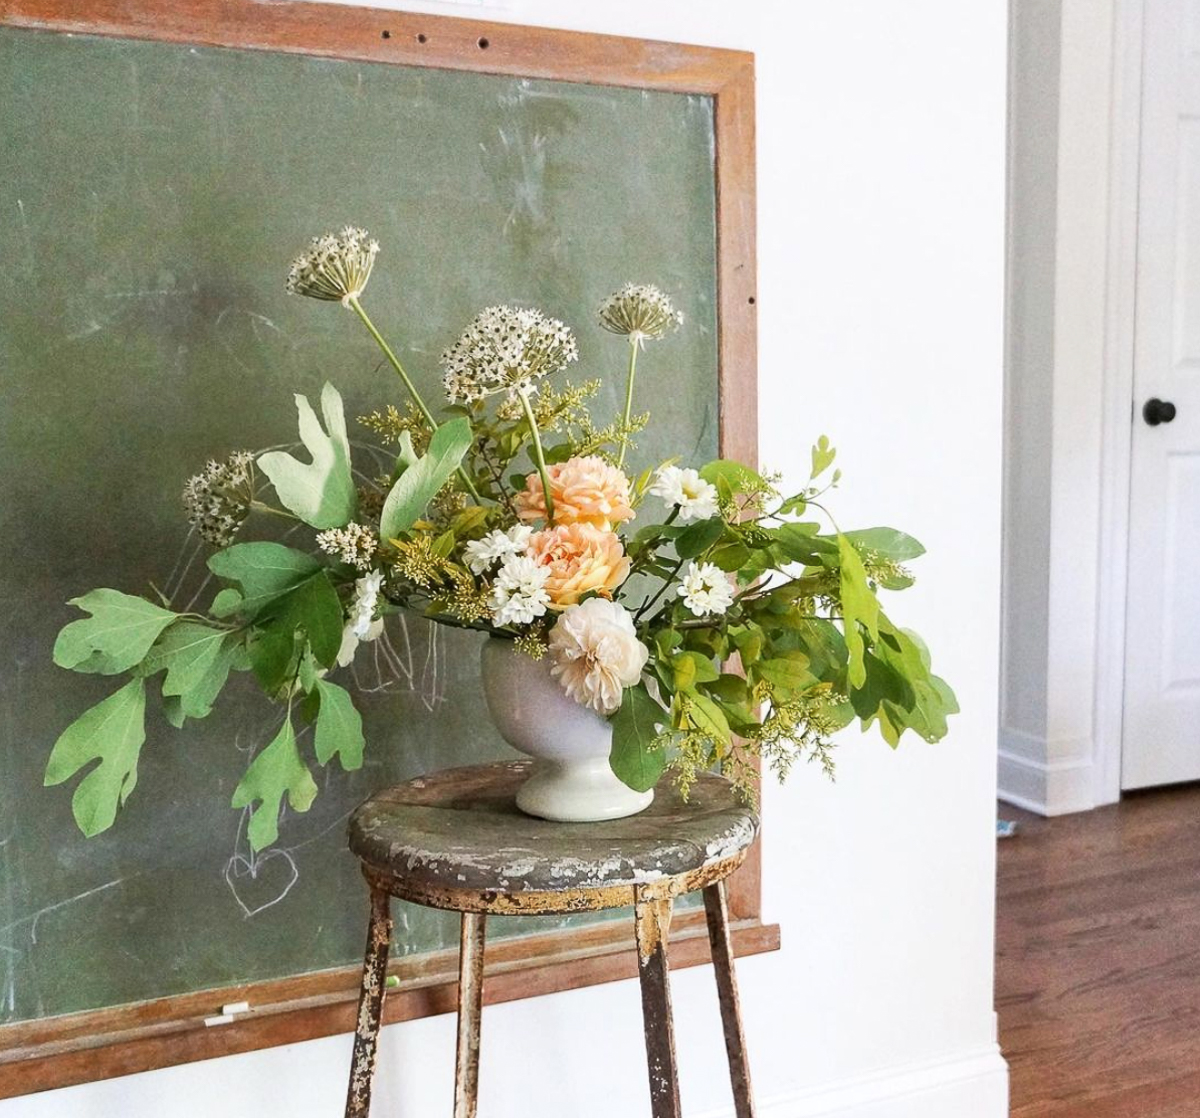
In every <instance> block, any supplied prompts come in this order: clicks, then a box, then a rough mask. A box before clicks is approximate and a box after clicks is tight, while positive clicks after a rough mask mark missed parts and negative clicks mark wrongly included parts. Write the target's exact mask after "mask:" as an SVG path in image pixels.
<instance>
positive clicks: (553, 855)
mask: <svg viewBox="0 0 1200 1118" xmlns="http://www.w3.org/2000/svg"><path fill="white" fill-rule="evenodd" d="M532 764H533V762H532V761H510V762H500V763H496V764H488V765H471V766H468V767H465V768H458V769H447V770H445V771H443V772H439V773H433V774H431V775H428V776H423V777H419V778H417V779H415V780H410V781H408V782H407V783H405V784H399V785H396V786H395V787H393V788H389V789H387V790H386V791H383V792H380V793H378V794H377V795H374V796H372V797H371V798H370V799H369V800H367V801H366V802H365V803H363V804H362V805H361V806H360V807H359V808H358V809H357V810H356V811H355V812H354V814H353V815H352V816H351V817H350V849H351V850H352V851H353V852H354V853H355V854H356V855H358V857H359V858H360V859H361V860H362V863H363V872H364V873H365V874H366V875H367V877H368V879H369V880H370V881H371V882H372V884H374V885H376V886H377V887H378V888H381V889H384V890H386V891H387V892H388V893H390V894H391V895H392V896H396V897H400V898H402V899H405V900H411V901H415V902H417V903H419V904H424V905H428V906H432V907H435V908H446V909H453V910H455V911H458V912H488V913H506V914H516V913H522V912H527V913H531V914H532V913H552V912H576V911H580V910H585V909H599V908H612V907H617V906H620V905H627V904H633V903H634V891H635V889H637V888H639V887H645V886H654V887H655V888H654V892H655V893H660V892H661V895H663V896H675V895H677V894H679V893H683V892H688V891H690V890H692V889H698V888H702V887H703V886H705V885H708V884H710V883H711V882H713V881H717V880H720V879H722V878H724V877H725V876H727V875H728V874H729V873H731V872H732V870H733V869H735V868H736V867H737V865H738V864H739V863H740V862H741V861H742V860H743V859H744V858H745V856H746V852H747V850H748V848H749V847H750V845H751V843H753V841H754V838H755V836H756V835H757V833H758V816H757V815H756V814H755V813H754V811H753V810H751V809H750V808H749V807H747V806H746V805H745V804H744V803H742V802H741V801H740V800H739V799H738V797H737V795H736V793H735V792H734V789H733V786H732V784H730V782H729V781H728V780H726V779H724V778H723V777H719V776H715V775H712V774H707V773H706V774H703V775H701V776H700V777H698V778H697V780H696V782H695V783H694V784H693V785H692V787H691V790H690V793H689V796H688V800H687V802H686V803H685V802H684V801H683V800H682V798H681V797H680V795H679V793H678V792H677V791H676V790H675V788H674V787H673V786H672V785H671V784H670V783H669V782H668V781H663V782H662V784H661V785H660V786H659V788H658V790H657V792H656V794H655V799H654V803H653V804H651V805H650V807H649V808H647V809H646V810H645V811H643V812H642V813H641V814H639V815H633V816H630V817H628V818H625V819H613V820H608V821H605V822H602V823H551V822H547V821H546V820H543V819H536V818H534V817H533V816H529V815H525V814H524V813H523V812H521V811H520V810H519V809H518V808H517V806H516V793H517V789H518V788H519V787H520V786H521V784H522V783H523V782H524V781H525V780H526V779H527V778H528V776H529V775H530V771H531V767H532Z"/></svg>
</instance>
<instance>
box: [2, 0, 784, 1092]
mask: <svg viewBox="0 0 1200 1118" xmlns="http://www.w3.org/2000/svg"><path fill="white" fill-rule="evenodd" d="M0 24H2V25H7V26H11V27H24V28H33V29H40V30H49V31H59V32H77V33H80V34H88V35H102V36H115V37H120V38H128V39H151V40H159V41H165V42H182V43H188V44H193V45H204V46H215V47H237V48H241V49H249V50H263V51H276V52H286V53H298V54H308V55H318V56H323V57H330V58H339V59H348V60H361V61H368V62H382V63H393V64H400V65H405V66H421V67H433V68H438V69H447V70H467V71H476V72H481V73H491V74H506V75H513V76H519V77H531V78H544V79H548V80H553V81H567V82H584V83H588V84H592V85H611V86H623V87H631V88H640V89H650V90H661V91H668V92H676V93H692V94H702V95H707V96H710V97H712V98H713V102H714V122H715V123H714V127H715V132H716V152H715V171H716V182H715V187H716V199H717V287H718V291H717V295H718V298H717V320H718V337H719V343H718V344H719V415H720V421H719V438H720V449H721V453H722V455H724V456H726V457H731V458H736V459H739V460H740V461H743V462H746V463H749V464H754V463H755V462H756V459H757V368H756V359H757V358H756V307H755V300H756V291H755V285H756V282H757V272H756V266H755V159H754V56H753V55H752V54H748V53H745V52H741V51H732V50H720V49H715V48H709V47H697V46H685V45H679V44H674V43H663V42H651V41H646V40H640V39H629V38H618V37H615V36H609V35H594V34H585V33H580V32H570V31H556V30H550V29H546V28H535V27H523V26H517V25H510V24H499V23H484V22H479V21H475V20H466V19H451V18H446V17H442V16H428V15H419V14H413V13H404V12H392V11H384V10H378V9H370V8H350V7H342V6H338V5H331V4H314V3H292V2H263V0H6V4H5V8H4V10H3V11H2V12H0ZM760 866H761V853H760V849H759V846H758V845H756V846H755V848H754V849H753V851H752V852H751V854H750V857H749V858H748V859H747V862H746V864H745V866H744V867H743V868H742V869H741V870H740V871H738V873H737V874H736V875H735V876H734V878H733V879H731V882H730V892H729V903H730V915H731V918H732V921H733V923H732V929H733V939H734V946H735V951H736V953H737V954H739V955H747V954H755V953H758V952H763V951H772V950H775V949H777V948H778V947H779V928H778V926H777V925H764V924H763V923H762V922H761V919H760V916H761V870H760ZM632 932H633V929H632V923H631V922H630V925H629V927H625V926H624V922H621V924H620V926H618V925H616V924H605V925H600V926H592V927H588V928H583V929H578V930H573V931H567V932H555V933H552V934H547V935H538V936H531V937H526V938H520V939H516V940H508V941H500V942H498V943H496V944H494V945H490V946H489V948H488V958H487V985H486V990H485V993H486V1000H487V1001H488V1002H489V1003H492V1002H502V1001H508V1000H511V999H515V998H521V997H531V996H534V995H537V994H546V993H551V992H554V991H557V990H567V989H573V988H576V987H579V986H586V985H592V984H595V983H600V982H609V981H612V980H614V979H619V978H629V977H633V976H634V975H635V974H636V973H637V962H636V953H635V951H634V947H633V938H632ZM670 959H671V965H672V966H675V967H685V966H691V965H694V964H697V963H704V962H707V961H708V959H709V950H708V942H707V935H706V931H705V927H704V916H703V914H702V913H689V914H687V915H685V916H682V917H681V918H680V919H679V920H678V921H677V923H676V925H675V927H674V929H673V931H672V943H671V952H670ZM391 973H393V974H395V975H396V977H397V978H398V979H399V980H400V985H399V987H398V988H397V989H395V990H393V991H392V992H391V994H390V995H389V997H388V1001H387V1011H386V1016H385V1021H386V1022H394V1021H404V1020H410V1019H413V1018H417V1017H424V1016H430V1015H432V1014H436V1013H445V1012H449V1011H452V1010H453V1009H454V1007H455V1002H454V998H455V983H456V980H457V952H456V951H438V952H431V953H427V954H424V955H421V956H416V957H412V958H407V959H397V960H395V961H394V962H393V964H392V968H391ZM357 984H358V969H357V967H346V968H339V969H336V970H326V971H320V972H316V973H313V974H307V975H299V976H295V977H291V978H286V979H279V980H275V981H269V982H257V983H253V984H248V985H242V986H236V987H229V988H227V989H218V990H205V991H201V992H198V993H194V994H186V995H179V996H175V997H169V998H161V999H156V1000H154V1001H149V1002H142V1003H137V1004H133V1005H127V1006H118V1007H114V1008H111V1009H104V1010H96V1011H91V1012H85V1013H73V1014H67V1015H63V1016H58V1017H51V1018H46V1019H43V1020H39V1021H31V1022H22V1023H20V1024H16V1025H10V1026H4V1027H0V1098H8V1097H12V1096H16V1095H22V1094H27V1093H29V1092H33V1091H41V1090H47V1089H50V1088H53V1087H63V1086H68V1085H70V1084H75V1083H82V1082H87V1081H91V1080H97V1079H106V1078H110V1077H112V1076H118V1075H127V1074H131V1073H133V1072H139V1071H147V1070H150V1069H153V1068H160V1067H168V1066H171V1065H174V1064H181V1063H187V1062H189V1061H192V1060H203V1059H210V1058H212V1057H216V1056H224V1055H229V1054H232V1053H236V1052H246V1051H251V1050H254V1049H259V1048H267V1047H271V1046H273V1045H277V1044H289V1043H293V1042H296V1041H301V1040H308V1039H311V1038H314V1037H320V1036H328V1035H331V1034H334V1033H341V1032H352V1031H353V1029H354V1003H355V998H356V996H357ZM238 1001H248V1002H249V1003H250V1005H251V1007H252V1008H251V1010H250V1012H248V1013H246V1014H244V1015H238V1017H237V1018H236V1020H235V1021H233V1022H232V1023H230V1024H227V1025H222V1026H221V1027H219V1028H205V1026H204V1018H205V1017H207V1016H209V1015H211V1014H213V1013H215V1012H217V1011H218V1009H219V1007H220V1006H222V1005H224V1004H228V1003H230V1002H238Z"/></svg>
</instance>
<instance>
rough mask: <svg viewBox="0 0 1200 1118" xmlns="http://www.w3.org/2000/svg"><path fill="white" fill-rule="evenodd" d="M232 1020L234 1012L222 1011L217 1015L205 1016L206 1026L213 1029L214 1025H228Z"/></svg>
mask: <svg viewBox="0 0 1200 1118" xmlns="http://www.w3.org/2000/svg"><path fill="white" fill-rule="evenodd" d="M232 1021H233V1016H232V1014H229V1013H221V1014H218V1015H217V1016H216V1017H205V1018H204V1026H205V1028H208V1029H211V1028H212V1027H213V1026H214V1025H228V1024H230V1023H231V1022H232Z"/></svg>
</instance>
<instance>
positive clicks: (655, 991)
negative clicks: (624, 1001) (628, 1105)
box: [634, 886, 683, 1118]
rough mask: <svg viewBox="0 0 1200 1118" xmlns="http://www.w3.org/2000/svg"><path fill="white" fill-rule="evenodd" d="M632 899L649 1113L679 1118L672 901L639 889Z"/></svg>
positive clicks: (661, 1116)
mask: <svg viewBox="0 0 1200 1118" xmlns="http://www.w3.org/2000/svg"><path fill="white" fill-rule="evenodd" d="M634 896H635V898H636V902H637V903H636V908H635V927H636V931H637V947H638V974H639V976H640V977H641V982H642V1018H643V1020H644V1022H645V1027H646V1063H647V1067H648V1069H649V1072H650V1112H651V1114H652V1115H653V1118H682V1115H683V1111H682V1110H680V1108H679V1076H678V1073H677V1071H676V1068H675V1024H674V1021H673V1020H672V1018H671V986H670V979H669V975H668V967H667V936H668V933H669V930H670V927H671V908H672V900H671V898H670V897H660V898H654V897H651V896H648V895H647V894H646V891H645V889H644V888H643V887H641V886H639V887H638V888H637V889H636V890H635V893H634Z"/></svg>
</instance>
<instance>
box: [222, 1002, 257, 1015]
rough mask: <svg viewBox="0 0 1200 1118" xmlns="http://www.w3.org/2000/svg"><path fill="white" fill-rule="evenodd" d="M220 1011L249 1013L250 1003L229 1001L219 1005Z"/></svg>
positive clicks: (225, 1012)
mask: <svg viewBox="0 0 1200 1118" xmlns="http://www.w3.org/2000/svg"><path fill="white" fill-rule="evenodd" d="M221 1012H222V1013H224V1014H229V1013H249V1012H250V1003H249V1002H230V1003H229V1004H228V1005H223V1006H221Z"/></svg>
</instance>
